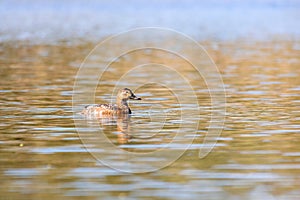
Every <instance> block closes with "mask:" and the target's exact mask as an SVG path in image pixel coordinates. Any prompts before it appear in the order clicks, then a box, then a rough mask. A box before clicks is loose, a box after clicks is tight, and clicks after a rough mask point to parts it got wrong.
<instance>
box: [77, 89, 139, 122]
mask: <svg viewBox="0 0 300 200" xmlns="http://www.w3.org/2000/svg"><path fill="white" fill-rule="evenodd" d="M129 99H132V100H142V99H141V98H139V97H137V96H135V94H134V93H133V92H132V91H131V90H130V89H128V88H123V89H121V90H119V91H118V94H117V99H116V104H96V105H88V106H85V108H84V109H83V111H82V112H81V114H83V115H88V116H98V117H102V116H113V115H124V114H125V115H127V114H132V112H131V109H130V108H129V106H128V103H127V101H128V100H129Z"/></svg>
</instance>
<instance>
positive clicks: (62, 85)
mask: <svg viewBox="0 0 300 200" xmlns="http://www.w3.org/2000/svg"><path fill="white" fill-rule="evenodd" d="M203 43H205V42H203ZM297 45H298V43H297ZM91 47H92V45H91V44H86V46H72V47H66V46H64V44H61V45H60V46H51V47H49V46H30V45H29V46H23V47H22V48H18V49H17V48H15V47H11V46H2V47H1V49H2V54H1V63H2V67H1V94H2V95H1V97H0V100H1V104H2V106H1V135H0V136H1V143H0V148H1V180H2V181H1V182H2V183H1V195H2V196H3V197H12V198H15V199H17V198H22V199H24V198H28V199H36V198H40V197H43V198H45V199H51V198H59V197H64V198H68V197H69V198H73V197H74V198H75V197H77V198H88V199H93V198H96V197H97V198H98V197H103V198H104V197H105V198H121V199H122V198H127V197H128V198H144V197H145V198H146V197H147V196H153V197H154V198H157V199H182V198H187V199H195V198H205V199H223V198H230V199H235V198H246V199H254V198H257V197H259V198H265V199H296V198H297V197H298V196H299V195H300V191H299V172H300V147H299V142H300V141H299V137H298V134H299V120H300V113H299V103H300V101H299V96H300V93H299V86H300V82H299V79H298V77H299V75H300V70H299V67H298V65H299V59H298V57H297V55H298V50H297V49H295V43H294V42H289V41H274V42H265V43H263V42H262V43H255V44H251V43H250V44H249V43H240V44H239V46H238V48H237V46H236V45H233V44H232V43H229V42H228V43H222V44H220V45H219V46H218V49H217V50H216V49H215V48H216V47H215V44H214V43H210V42H206V48H207V49H208V51H209V53H210V55H212V56H213V58H214V59H215V60H216V61H217V64H218V65H219V66H220V70H221V74H222V76H223V79H224V83H225V87H226V96H227V114H226V123H225V125H224V130H223V132H222V135H221V136H220V138H219V140H218V142H217V145H216V146H215V147H214V149H213V151H212V152H211V153H210V154H209V155H208V156H207V157H205V158H204V159H199V157H198V155H199V149H200V148H204V146H203V142H204V140H203V139H204V136H205V134H206V133H207V129H208V127H207V126H208V121H209V119H210V116H209V113H210V99H209V96H208V94H207V89H205V85H202V83H201V81H200V82H199V84H198V87H199V88H198V90H197V97H198V100H199V102H200V110H201V115H200V119H192V120H191V121H200V125H199V128H198V129H197V131H196V132H193V131H191V130H190V131H189V130H188V129H187V133H188V134H187V135H186V136H187V137H191V138H194V139H195V140H194V142H193V144H192V145H191V146H190V148H189V149H188V150H186V151H184V154H183V155H182V156H181V157H180V158H179V159H177V160H176V161H175V162H172V163H171V165H170V166H168V167H165V168H163V169H160V170H156V171H154V172H152V173H142V174H130V173H129V174H128V173H126V172H123V171H122V166H124V169H135V168H134V167H133V168H130V166H129V165H128V163H129V161H126V159H124V156H123V157H122V155H121V154H120V152H119V151H117V150H114V151H110V152H107V151H106V149H105V148H106V147H105V146H102V145H101V144H103V142H102V143H101V141H97V140H96V139H99V137H100V138H101V137H103V136H105V137H107V138H108V139H109V140H110V141H112V144H113V145H115V148H117V149H119V150H120V149H122V150H125V151H128V152H135V153H147V152H153V151H155V150H157V149H160V148H164V147H165V146H164V145H166V144H169V143H170V141H171V140H172V138H173V137H174V134H175V133H176V131H177V130H178V126H179V125H180V124H181V123H182V122H183V124H185V123H187V121H186V120H185V119H183V121H182V119H180V118H179V116H180V115H179V111H178V106H176V105H178V104H176V103H177V102H176V98H174V96H173V95H172V94H171V93H170V91H169V90H168V89H166V88H163V87H161V86H159V85H151V84H150V85H145V86H143V87H141V88H139V89H138V90H136V94H137V95H140V96H141V97H142V98H143V101H141V102H131V108H132V110H133V115H132V116H131V117H130V119H107V120H105V119H102V120H93V119H85V118H83V117H81V116H80V115H75V118H74V116H73V112H72V94H73V84H74V76H75V75H76V73H77V70H78V67H77V66H78V65H77V66H76V64H74V63H78V62H80V60H81V58H82V57H83V56H84V54H85V51H87V50H88V49H90V48H91ZM254 47H255V48H254ZM275 47H276V48H275ZM79 48H82V49H85V51H82V52H80V53H78V49H79ZM63 49H67V50H63ZM45 51H47V52H48V54H47V55H48V56H47V57H44V58H43V57H42V58H41V57H40V56H39V53H40V52H45ZM111 51H113V49H112V50H111ZM4 52H5V53H4ZM8 52H18V53H17V54H15V53H14V54H13V53H8ZM28 52H34V53H31V55H32V56H31V57H26V58H25V57H23V54H24V55H25V54H26V55H27V53H28ZM58 54H60V56H59V57H60V60H59V59H57V60H55V61H53V58H56V57H57V56H58ZM75 55H76V58H75V57H74V56H75ZM154 57H155V59H157V57H156V56H154ZM133 58H136V57H134V56H133ZM163 58H164V59H169V58H168V57H167V56H164V57H163ZM25 59H26V60H25ZM143 59H144V58H143ZM15 60H19V61H20V62H15ZM51 62H53V63H51ZM127 62H129V63H130V59H129V61H128V60H127ZM170 62H171V60H170ZM127 64H128V63H127ZM115 65H116V66H115V67H117V66H119V65H122V62H117V63H116V64H115ZM123 66H124V67H125V68H126V66H130V65H126V62H125V63H123ZM112 70H113V69H112ZM143 73H144V74H143ZM116 74H117V73H116ZM110 75H111V74H110ZM135 75H136V76H139V77H140V78H139V80H140V79H142V77H146V76H148V75H149V74H147V73H146V72H143V70H141V71H140V72H139V73H137V74H135ZM241 77H243V78H241ZM85 78H86V80H87V82H86V84H87V85H89V83H90V82H89V80H94V79H93V77H85ZM109 78H112V79H114V78H116V79H118V78H119V77H113V76H112V77H111V76H109ZM135 79H137V77H136V78H135ZM112 82H113V81H112ZM129 82H132V80H131V81H129ZM179 83H180V82H179ZM125 84H126V82H125ZM173 86H174V87H175V88H176V89H178V90H179V91H181V92H182V89H180V87H179V85H177V84H176V82H174V85H173ZM177 87H178V88H177ZM101 88H103V89H102V90H101V89H99V90H97V98H96V101H97V102H109V101H110V100H113V99H114V97H113V96H111V91H113V89H114V85H113V84H109V83H108V84H106V85H105V87H103V86H102V87H101ZM190 106H193V104H191V105H190ZM192 108H194V107H192ZM78 109H81V107H80V106H79V108H78ZM183 109H187V110H188V109H190V107H189V104H186V105H185V107H183ZM74 120H75V121H77V122H80V123H83V124H84V127H83V128H82V129H80V130H83V131H84V132H85V133H86V134H87V135H86V136H85V137H86V138H85V142H84V143H85V146H84V145H83V141H82V140H81V139H82V138H81V139H80V138H79V135H78V133H77V130H76V128H75V126H74ZM162 120H165V121H166V122H165V123H166V124H165V127H164V129H162V131H161V132H157V130H160V129H161V127H162V124H161V122H162ZM99 124H100V125H99ZM99 126H100V130H103V133H104V134H103V135H101V132H99ZM120 127H121V129H120ZM128 127H130V128H128ZM122 128H123V129H122ZM126 134H127V135H126ZM80 136H81V137H82V135H80ZM89 139H92V140H89ZM86 142H91V144H90V146H88V145H89V144H86ZM95 143H96V145H95ZM104 147H105V148H104ZM86 148H87V149H86ZM184 148H185V143H184V142H182V141H177V142H175V143H173V144H171V145H170V146H169V147H168V149H169V150H170V152H172V151H173V152H177V151H181V150H182V149H184ZM87 150H88V151H87ZM93 155H94V156H96V157H97V156H100V157H101V159H104V160H105V159H108V160H109V162H111V161H112V160H113V162H114V164H115V166H117V168H118V167H119V168H121V171H120V169H119V170H115V169H112V168H110V167H107V166H105V165H104V164H107V163H104V164H103V163H101V162H100V161H99V160H97V159H95V157H94V156H93ZM165 156H166V155H165ZM165 158H168V156H166V157H161V158H159V157H157V156H153V155H147V154H145V155H143V156H142V157H141V158H139V159H140V160H138V166H140V167H145V169H147V166H143V165H142V164H143V162H144V163H160V162H164V161H165ZM102 161H103V160H102ZM142 161H143V162H142ZM130 162H131V161H130ZM126 167H127V168H126ZM131 167H132V166H131ZM125 171H126V170H125Z"/></svg>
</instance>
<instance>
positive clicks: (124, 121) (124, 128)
mask: <svg viewBox="0 0 300 200" xmlns="http://www.w3.org/2000/svg"><path fill="white" fill-rule="evenodd" d="M130 118H131V116H130V115H128V114H124V115H122V114H121V115H113V116H107V117H101V118H100V117H98V118H97V117H88V119H89V120H92V121H94V122H97V123H98V124H99V125H100V127H101V128H103V130H104V131H105V130H107V129H110V132H114V130H117V136H118V138H117V142H118V143H119V144H125V143H129V142H130V139H131V138H132V136H131V135H130ZM115 126H116V127H115ZM109 127H110V128H109ZM111 127H114V128H113V129H111ZM115 128H116V129H115Z"/></svg>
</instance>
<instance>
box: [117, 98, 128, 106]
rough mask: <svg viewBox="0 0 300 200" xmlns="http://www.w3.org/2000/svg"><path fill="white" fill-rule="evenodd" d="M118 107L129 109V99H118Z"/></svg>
mask: <svg viewBox="0 0 300 200" xmlns="http://www.w3.org/2000/svg"><path fill="white" fill-rule="evenodd" d="M117 105H118V107H120V108H122V107H127V108H128V103H127V99H126V100H125V99H118V100H117Z"/></svg>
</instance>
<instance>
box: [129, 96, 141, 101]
mask: <svg viewBox="0 0 300 200" xmlns="http://www.w3.org/2000/svg"><path fill="white" fill-rule="evenodd" d="M129 99H133V100H142V99H141V98H139V97H136V96H135V95H131V96H130V97H129Z"/></svg>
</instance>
